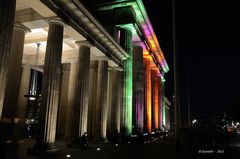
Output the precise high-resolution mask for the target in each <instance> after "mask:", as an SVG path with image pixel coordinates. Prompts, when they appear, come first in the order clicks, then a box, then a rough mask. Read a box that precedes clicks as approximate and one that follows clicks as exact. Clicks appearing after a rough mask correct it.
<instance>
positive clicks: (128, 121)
mask: <svg viewBox="0 0 240 159" xmlns="http://www.w3.org/2000/svg"><path fill="white" fill-rule="evenodd" d="M120 43H121V44H122V46H123V47H124V49H125V51H126V52H127V53H128V55H129V57H128V59H126V60H124V127H125V130H126V131H125V133H126V135H131V134H132V107H133V106H132V93H133V75H132V72H133V71H132V70H133V61H132V50H133V49H132V30H131V28H129V27H126V26H125V27H122V29H121V35H120Z"/></svg>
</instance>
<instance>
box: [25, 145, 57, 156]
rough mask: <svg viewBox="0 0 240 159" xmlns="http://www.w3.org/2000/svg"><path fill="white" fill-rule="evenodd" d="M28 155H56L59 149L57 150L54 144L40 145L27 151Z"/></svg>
mask: <svg viewBox="0 0 240 159" xmlns="http://www.w3.org/2000/svg"><path fill="white" fill-rule="evenodd" d="M27 154H28V155H58V154H60V149H59V148H57V146H56V145H55V143H42V144H35V145H34V146H33V148H30V149H28V151H27Z"/></svg>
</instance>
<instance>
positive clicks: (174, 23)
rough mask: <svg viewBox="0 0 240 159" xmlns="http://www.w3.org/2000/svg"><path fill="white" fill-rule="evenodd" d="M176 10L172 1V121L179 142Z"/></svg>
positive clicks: (173, 0)
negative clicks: (173, 121)
mask: <svg viewBox="0 0 240 159" xmlns="http://www.w3.org/2000/svg"><path fill="white" fill-rule="evenodd" d="M175 11H176V8H175V0H172V24H173V76H174V97H175V98H174V120H175V139H176V141H177V142H179V140H180V102H179V85H178V65H177V64H178V63H177V62H178V61H177V46H176V13H175Z"/></svg>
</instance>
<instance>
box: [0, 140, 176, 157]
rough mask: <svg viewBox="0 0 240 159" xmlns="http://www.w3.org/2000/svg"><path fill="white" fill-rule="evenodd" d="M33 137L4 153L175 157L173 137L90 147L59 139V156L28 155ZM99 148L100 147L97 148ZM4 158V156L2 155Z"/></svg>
mask: <svg viewBox="0 0 240 159" xmlns="http://www.w3.org/2000/svg"><path fill="white" fill-rule="evenodd" d="M34 142H35V141H34V140H33V139H25V140H24V142H23V143H20V144H19V148H18V149H11V148H6V147H5V150H4V152H3V153H1V154H4V157H5V159H42V158H44V159H63V158H71V159H79V158H80V159H128V158H129V159H130V158H131V159H132V158H134V159H135V158H136V159H148V158H156V157H157V158H159V157H160V158H162V159H175V158H176V153H175V143H174V140H173V139H172V138H171V137H167V139H160V140H158V141H155V142H152V143H146V144H127V143H125V144H119V145H118V146H115V145H114V144H111V143H108V144H100V145H97V144H91V143H90V145H89V148H88V149H78V148H67V146H66V144H67V143H68V142H67V141H63V140H58V141H57V142H56V145H57V146H58V148H60V149H61V153H60V155H57V156H34V155H27V149H28V148H31V147H32V146H33V145H34ZM97 148H100V150H99V149H97ZM4 157H3V158H4ZM1 158H2V157H1Z"/></svg>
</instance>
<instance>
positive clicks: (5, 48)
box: [0, 0, 16, 119]
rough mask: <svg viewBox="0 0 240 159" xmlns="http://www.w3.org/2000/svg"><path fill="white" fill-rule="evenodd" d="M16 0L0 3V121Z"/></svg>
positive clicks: (6, 0) (3, 0)
mask: <svg viewBox="0 0 240 159" xmlns="http://www.w3.org/2000/svg"><path fill="white" fill-rule="evenodd" d="M15 7H16V0H1V1H0V119H1V117H2V110H3V101H4V96H5V89H6V82H7V75H8V71H9V60H10V57H11V39H12V33H13V25H14V16H15Z"/></svg>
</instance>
